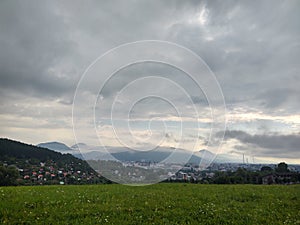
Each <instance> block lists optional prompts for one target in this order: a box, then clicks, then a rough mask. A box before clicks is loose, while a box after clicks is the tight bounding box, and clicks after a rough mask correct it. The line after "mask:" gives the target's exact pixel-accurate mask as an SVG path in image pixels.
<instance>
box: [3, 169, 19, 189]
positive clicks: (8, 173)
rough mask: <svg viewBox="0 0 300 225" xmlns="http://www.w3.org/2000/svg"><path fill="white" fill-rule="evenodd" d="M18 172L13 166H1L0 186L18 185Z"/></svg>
mask: <svg viewBox="0 0 300 225" xmlns="http://www.w3.org/2000/svg"><path fill="white" fill-rule="evenodd" d="M18 177H19V172H18V170H17V169H16V168H15V167H13V166H8V167H6V166H0V186H10V185H17V179H18Z"/></svg>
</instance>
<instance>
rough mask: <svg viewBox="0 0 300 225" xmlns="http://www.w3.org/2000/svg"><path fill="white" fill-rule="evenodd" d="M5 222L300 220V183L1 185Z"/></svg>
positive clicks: (0, 209)
mask: <svg viewBox="0 0 300 225" xmlns="http://www.w3.org/2000/svg"><path fill="white" fill-rule="evenodd" d="M0 223H1V224H300V186H299V185H291V186H262V185H260V186H258V185H257V186H254V185H197V184H157V185H151V186H143V187H130V186H122V185H117V184H115V185H93V186H88V185H86V186H36V187H0Z"/></svg>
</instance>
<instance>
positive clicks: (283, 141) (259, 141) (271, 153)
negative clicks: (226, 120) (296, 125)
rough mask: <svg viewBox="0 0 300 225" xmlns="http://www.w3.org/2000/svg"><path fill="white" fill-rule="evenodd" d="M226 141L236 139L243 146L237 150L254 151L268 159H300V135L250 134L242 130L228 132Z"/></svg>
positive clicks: (238, 146)
mask: <svg viewBox="0 0 300 225" xmlns="http://www.w3.org/2000/svg"><path fill="white" fill-rule="evenodd" d="M224 138H225V140H229V139H236V140H239V141H240V142H241V143H242V144H244V145H246V146H243V145H236V146H235V148H236V149H237V150H241V151H244V150H246V151H249V150H250V151H252V153H253V154H256V155H259V156H265V157H266V156H267V157H286V158H295V157H296V158H297V157H300V133H297V134H287V135H282V134H274V133H273V134H272V133H271V134H269V135H267V134H254V135H251V134H248V133H247V132H244V131H240V130H231V131H226V134H225V137H224Z"/></svg>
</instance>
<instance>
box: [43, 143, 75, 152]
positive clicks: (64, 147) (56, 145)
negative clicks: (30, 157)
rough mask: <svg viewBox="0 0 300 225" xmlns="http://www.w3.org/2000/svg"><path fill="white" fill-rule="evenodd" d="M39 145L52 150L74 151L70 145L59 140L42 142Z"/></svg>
mask: <svg viewBox="0 0 300 225" xmlns="http://www.w3.org/2000/svg"><path fill="white" fill-rule="evenodd" d="M37 146H38V147H42V148H48V149H50V150H53V151H58V152H69V151H72V149H71V148H70V147H68V146H67V145H66V144H64V143H61V142H57V141H52V142H45V143H40V144H38V145H37Z"/></svg>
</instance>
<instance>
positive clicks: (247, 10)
mask: <svg viewBox="0 0 300 225" xmlns="http://www.w3.org/2000/svg"><path fill="white" fill-rule="evenodd" d="M299 12H300V2H299V1H297V0H290V1H279V0H275V1H274V0H272V1H268V0H264V1H180V0H177V1H86V2H85V3H84V4H83V3H82V2H81V1H47V2H37V1H27V2H26V3H25V2H23V1H1V2H0V49H1V51H0V68H1V70H0V96H1V97H0V105H1V108H0V136H1V137H7V138H11V139H14V140H19V141H22V142H26V143H31V144H38V143H41V142H47V141H60V142H63V143H66V144H67V145H73V144H74V143H76V142H85V143H87V144H91V145H98V144H99V143H98V141H99V140H100V141H101V144H103V145H105V146H127V147H131V148H134V149H135V148H136V149H142V150H149V149H152V148H153V147H155V146H166V147H178V146H179V147H181V148H184V149H187V150H191V151H195V150H200V149H207V148H208V149H209V147H208V146H214V143H215V144H216V145H217V146H219V148H217V150H216V151H218V152H219V153H227V154H235V155H238V156H241V155H243V154H245V155H247V156H249V157H251V158H255V159H256V161H265V162H275V163H278V162H281V161H286V162H288V163H300V101H299V96H300V88H299V87H300V63H299V58H300V13H299ZM143 40H158V41H163V42H164V43H165V44H166V45H167V46H169V45H173V47H172V48H170V49H169V50H168V47H167V48H166V50H165V51H164V52H163V53H162V50H163V48H155V47H154V48H152V46H151V45H147V44H145V45H143V48H142V49H143V51H142V53H143V54H144V53H145V52H146V53H149V54H157V56H158V55H159V54H160V53H162V54H163V55H164V57H166V59H172V60H173V59H174V60H178V62H184V63H185V65H189V66H190V67H189V68H191V67H192V63H191V61H192V60H187V58H185V57H183V56H182V55H180V54H179V55H177V54H176V53H177V52H176V49H177V48H176V46H177V45H178V46H182V47H184V48H187V49H189V50H191V51H192V52H194V53H195V54H197V55H198V56H199V57H200V58H201V59H202V68H204V69H203V71H202V70H201V71H200V70H199V71H198V74H197V71H196V70H195V69H194V70H192V69H191V71H192V72H194V73H195V76H196V79H198V80H199V83H201V82H204V83H205V82H211V81H212V80H209V79H208V77H214V78H215V79H216V81H217V84H218V85H219V87H220V90H221V92H222V98H221V97H220V95H218V93H217V92H218V91H219V90H216V89H213V87H215V86H214V84H211V83H210V84H209V87H211V88H207V89H205V85H204V88H203V87H199V86H197V85H196V84H195V82H193V81H192V80H191V79H190V78H189V76H188V75H187V74H186V73H185V72H184V71H182V70H180V69H179V68H176V67H173V66H172V65H168V64H165V63H158V62H140V63H136V64H130V65H128V66H125V67H122V69H120V70H118V71H116V72H115V73H114V74H109V75H111V76H110V79H109V80H105V79H106V78H107V76H108V75H107V74H105V71H108V70H109V68H110V66H112V65H113V64H114V62H116V59H117V58H118V52H117V53H115V54H111V55H109V57H106V59H105V60H106V61H105V60H102V61H101V60H100V61H96V64H95V66H91V64H92V63H93V62H95V60H96V59H98V58H99V57H100V56H101V55H103V54H105V53H106V52H108V51H110V50H111V49H114V48H116V47H118V46H120V45H124V44H126V43H132V42H140V41H143ZM140 43H141V42H140ZM160 43H162V42H160ZM167 43H171V44H169V45H168V44H167ZM135 51H138V49H135V47H134V46H133V47H132V48H130V46H129V48H127V49H125V50H124V51H123V53H122V54H124V55H125V56H128V58H126V57H125V59H124V62H125V61H126V60H129V59H131V58H130V57H133V56H136V55H135V53H136V54H142V53H141V52H135ZM146 53H145V54H146ZM158 57H160V56H158ZM176 57H177V58H176ZM101 63H102V64H101ZM189 63H190V64H189ZM101 65H102V66H101ZM87 68H90V70H88V74H87V75H86V76H85V77H84V76H83V75H84V74H85V72H87ZM208 68H209V69H208ZM101 87H102V89H101ZM76 93H77V95H76ZM214 94H215V95H214ZM74 96H75V98H74ZM215 96H218V99H217V100H220V101H219V102H218V103H216V105H215V106H216V108H215V109H212V108H213V107H212V106H214V105H212V104H211V102H210V101H209V100H210V98H211V99H214V97H215ZM76 97H77V98H76ZM94 98H96V102H95V101H94ZM92 100H93V101H92ZM74 102H75V103H76V105H75V106H74V104H73V103H74ZM216 102H217V101H216ZM92 103H94V107H93V108H92V107H90V106H92V105H89V104H92ZM223 103H224V104H225V107H226V114H225V113H224V110H223V109H224V108H223V106H224V105H223ZM72 109H73V114H72ZM74 109H75V112H74ZM91 110H92V111H91ZM91 112H93V113H94V115H93V114H92V113H91ZM212 112H215V113H216V114H215V115H216V117H214V118H212ZM72 115H73V118H72ZM74 116H75V117H76V118H75V119H74ZM112 118H113V120H112ZM219 118H220V121H218V119H219ZM224 118H225V119H226V129H222V127H223V125H224V124H221V126H218V129H216V130H214V133H213V134H212V133H211V131H212V127H213V124H214V122H216V121H217V122H216V123H215V124H217V125H218V124H219V122H220V123H222V120H223V119H224ZM74 123H75V124H74ZM128 124H129V126H128ZM73 128H74V129H73ZM91 128H93V129H92V130H91ZM223 128H224V127H223ZM224 132H225V136H224V138H223V135H224ZM74 133H75V136H74ZM95 133H96V136H97V138H98V139H97V138H96V136H95ZM116 137H117V138H116ZM220 139H223V142H222V144H221V145H220ZM212 151H214V148H212Z"/></svg>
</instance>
